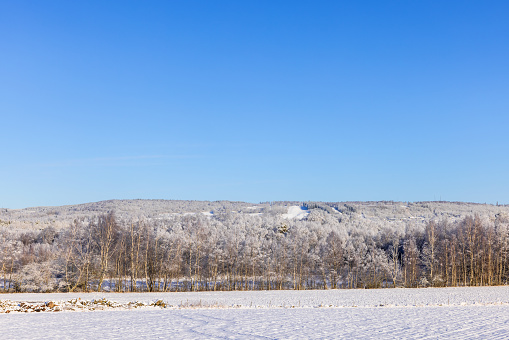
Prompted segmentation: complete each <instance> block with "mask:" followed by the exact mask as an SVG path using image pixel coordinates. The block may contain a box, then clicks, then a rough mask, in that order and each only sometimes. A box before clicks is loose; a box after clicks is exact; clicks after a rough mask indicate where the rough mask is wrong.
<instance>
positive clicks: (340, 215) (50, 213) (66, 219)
mask: <svg viewBox="0 0 509 340" xmlns="http://www.w3.org/2000/svg"><path fill="white" fill-rule="evenodd" d="M297 207H300V209H301V211H300V212H299V211H296V208H297ZM112 211H113V212H115V215H116V217H117V218H119V219H121V220H124V221H132V220H137V221H139V220H151V219H158V220H161V219H163V220H164V219H172V218H174V217H178V216H189V215H193V214H202V215H204V216H207V217H208V218H214V217H218V216H224V215H225V214H230V213H231V214H241V215H244V216H245V217H247V218H249V217H253V216H258V217H260V218H262V219H264V218H268V219H269V220H274V219H275V220H277V221H276V222H282V221H284V220H288V221H289V222H290V223H291V222H292V221H297V220H298V221H309V222H313V221H315V222H316V221H321V224H324V223H332V224H334V225H336V224H339V225H343V226H344V227H345V228H346V227H349V226H350V227H351V226H352V225H355V226H361V225H362V226H364V228H368V229H369V228H375V229H378V230H379V229H380V228H389V229H399V230H401V228H403V230H404V229H408V228H411V229H414V228H417V229H419V227H424V226H425V225H426V223H427V222H429V221H431V220H435V221H437V222H438V221H443V220H447V221H448V222H451V223H454V222H457V221H459V220H461V219H463V218H464V217H466V216H474V215H478V216H479V217H482V218H483V219H487V220H491V221H494V219H495V217H496V216H497V215H498V214H502V215H508V216H509V205H497V206H495V205H490V204H478V203H464V202H393V201H381V202H295V201H284V202H264V203H258V204H254V203H246V202H232V201H213V202H212V201H182V200H146V199H145V200H143V199H137V200H108V201H100V202H93V203H84V204H77V205H66V206H57V207H33V208H25V209H1V208H0V228H1V227H7V226H8V227H9V231H11V232H13V231H16V230H19V231H27V230H34V231H36V230H42V229H45V228H47V227H53V228H55V229H57V230H60V229H63V228H66V227H68V226H69V225H70V224H71V223H72V222H73V221H74V220H75V219H77V218H78V219H79V218H86V219H88V218H93V217H95V216H98V215H101V214H106V213H109V212H112ZM292 212H293V213H292ZM403 230H401V231H403Z"/></svg>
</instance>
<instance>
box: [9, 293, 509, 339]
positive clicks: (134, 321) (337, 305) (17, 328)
mask: <svg viewBox="0 0 509 340" xmlns="http://www.w3.org/2000/svg"><path fill="white" fill-rule="evenodd" d="M78 297H80V298H81V299H82V300H92V299H98V298H105V299H108V300H110V301H115V302H118V303H127V302H134V301H139V302H143V303H147V304H148V303H150V302H151V301H156V300H163V301H164V302H165V303H166V306H167V308H160V307H155V306H153V307H144V308H140V309H134V308H133V309H132V310H126V309H124V308H116V309H111V310H105V311H96V312H58V313H53V312H52V313H47V312H42V313H27V314H25V313H9V314H0V329H1V332H2V333H1V334H2V337H3V338H6V339H9V338H17V339H22V338H39V337H48V338H90V337H94V338H104V339H106V338H108V339H111V338H139V337H147V338H148V337H151V338H152V337H159V338H161V337H162V338H179V339H181V338H203V339H205V338H208V339H210V338H232V339H257V338H264V339H282V338H284V339H288V338H295V339H297V338H299V339H300V338H312V339H330V338H345V339H352V338H376V339H395V338H400V339H401V338H450V339H467V338H468V339H471V338H482V339H507V338H509V287H479V288H477V287H469V288H435V289H432V288H427V289H383V290H328V291H261V292H214V293H207V292H203V293H137V294H136V293H135V294H131V293H125V294H114V293H104V294H103V293H92V294H83V293H73V294H0V300H10V301H19V302H21V301H23V302H32V303H37V302H48V301H52V302H55V303H56V304H58V303H60V301H68V300H71V299H74V298H78ZM170 306H171V307H170ZM205 307H206V308H205ZM211 307H212V308H211Z"/></svg>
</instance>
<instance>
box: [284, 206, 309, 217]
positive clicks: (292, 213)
mask: <svg viewBox="0 0 509 340" xmlns="http://www.w3.org/2000/svg"><path fill="white" fill-rule="evenodd" d="M307 215H309V210H307V209H306V208H304V207H299V206H297V205H292V206H291V207H289V208H288V213H286V214H283V215H281V216H282V217H283V218H285V219H287V220H302V219H303V218H305V217H306V216H307Z"/></svg>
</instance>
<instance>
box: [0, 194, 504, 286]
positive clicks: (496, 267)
mask: <svg viewBox="0 0 509 340" xmlns="http://www.w3.org/2000/svg"><path fill="white" fill-rule="evenodd" d="M508 281H509V207H508V206H498V205H486V204H473V203H461V202H458V203H450V202H416V203H410V202H346V203H344V202H337V203H324V202H266V203H260V204H250V203H244V202H226V201H221V202H199V201H162V200H132V201H104V202H97V203H90V204H85V205H77V206H66V207H40V208H28V209H22V210H11V209H2V210H0V291H4V292H53V291H61V292H71V291H101V290H103V291H119V292H126V291H208V290H212V291H214V290H279V289H298V290H300V289H337V288H392V287H445V286H447V287H449V286H486V285H505V284H508Z"/></svg>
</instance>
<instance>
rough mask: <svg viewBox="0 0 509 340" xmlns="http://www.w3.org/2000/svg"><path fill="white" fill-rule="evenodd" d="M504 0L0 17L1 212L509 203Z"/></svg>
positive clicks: (99, 8)
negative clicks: (228, 204)
mask: <svg viewBox="0 0 509 340" xmlns="http://www.w3.org/2000/svg"><path fill="white" fill-rule="evenodd" d="M508 18H509V2H508V1H466V0H462V1H378V0H377V1H339V0H338V1H297V0H292V1H273V0H271V1H260V0H255V1H248V0H242V1H237V0H232V1H126V0H122V1H67V0H65V1H53V0H51V1H35V0H34V1H0V128H1V130H0V143H1V146H2V151H1V153H0V155H1V163H0V164H1V165H0V207H4V208H23V207H28V206H40V205H66V204H76V203H85V202H92V201H99V200H105V199H114V198H118V199H127V198H164V199H192V200H223V199H224V200H240V201H248V202H260V201H274V200H299V201H307V200H320V201H347V200H362V201H364V200H398V201H424V200H439V199H442V200H448V201H470V202H481V203H484V202H487V203H496V202H499V203H501V204H508V203H509V179H508V175H509V138H508V135H509V133H508V131H509V20H508Z"/></svg>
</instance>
